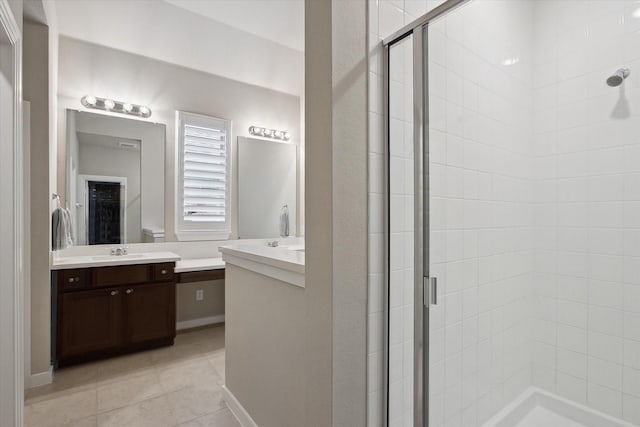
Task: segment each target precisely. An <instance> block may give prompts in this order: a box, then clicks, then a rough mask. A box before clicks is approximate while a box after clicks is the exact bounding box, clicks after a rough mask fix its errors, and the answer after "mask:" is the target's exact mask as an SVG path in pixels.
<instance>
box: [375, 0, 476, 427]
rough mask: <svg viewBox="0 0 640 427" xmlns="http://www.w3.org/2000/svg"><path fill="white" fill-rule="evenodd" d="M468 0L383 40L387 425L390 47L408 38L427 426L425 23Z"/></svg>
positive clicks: (419, 355) (421, 422)
mask: <svg viewBox="0 0 640 427" xmlns="http://www.w3.org/2000/svg"><path fill="white" fill-rule="evenodd" d="M468 1H470V0H447V1H445V2H444V3H442V4H441V5H440V6H438V7H436V8H434V9H432V10H431V11H430V12H428V13H427V14H425V15H423V16H422V17H420V18H418V19H417V20H415V21H413V22H412V23H410V24H408V25H407V26H405V27H403V28H402V29H400V30H399V31H397V32H396V33H394V34H392V35H391V36H389V37H388V38H386V39H385V40H384V41H383V68H384V79H383V81H384V88H383V95H384V137H385V146H386V150H385V151H386V158H385V170H384V174H385V186H386V188H385V200H384V203H385V229H386V232H385V242H384V245H385V262H386V265H385V275H384V278H385V280H384V287H385V289H384V295H385V298H386V306H385V311H384V313H385V316H384V380H385V384H384V391H385V396H384V402H385V407H384V418H383V419H384V423H385V426H388V425H389V411H388V408H389V283H390V268H389V257H390V250H391V248H390V246H389V245H390V238H389V236H390V229H389V218H390V202H389V200H390V194H389V192H390V190H389V189H390V174H389V169H390V163H389V162H390V156H389V146H390V145H389V143H390V134H389V120H390V115H389V86H390V84H389V80H390V64H389V54H390V48H391V47H392V46H393V45H394V44H396V43H398V42H401V41H402V40H404V39H406V38H407V37H411V36H412V37H413V49H412V52H413V153H414V342H413V348H414V354H413V357H414V359H413V365H414V372H413V375H414V381H413V411H414V417H413V419H414V422H413V425H414V426H415V427H428V425H429V400H428V396H429V306H430V305H431V304H432V303H435V302H436V295H437V293H436V292H437V291H436V289H435V284H436V283H435V278H431V277H430V275H429V274H430V271H429V241H430V240H429V85H428V74H429V73H428V50H427V43H428V25H429V23H430V22H431V21H433V20H435V19H438V18H440V17H442V16H444V15H446V14H447V13H449V12H450V11H451V10H453V9H454V8H456V7H458V6H460V5H462V4H464V3H466V2H468Z"/></svg>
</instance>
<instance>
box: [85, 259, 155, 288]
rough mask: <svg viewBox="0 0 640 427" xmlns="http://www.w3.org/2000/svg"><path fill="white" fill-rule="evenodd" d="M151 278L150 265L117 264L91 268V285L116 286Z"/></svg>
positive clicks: (145, 280) (146, 280)
mask: <svg viewBox="0 0 640 427" xmlns="http://www.w3.org/2000/svg"><path fill="white" fill-rule="evenodd" d="M150 280H151V265H149V264H141V265H119V266H115V267H99V268H94V269H93V286H94V287H103V286H117V285H129V284H135V283H144V282H148V281H150Z"/></svg>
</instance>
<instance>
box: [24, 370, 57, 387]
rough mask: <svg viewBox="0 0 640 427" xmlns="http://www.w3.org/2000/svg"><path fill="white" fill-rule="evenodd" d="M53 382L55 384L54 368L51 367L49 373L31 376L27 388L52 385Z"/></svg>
mask: <svg viewBox="0 0 640 427" xmlns="http://www.w3.org/2000/svg"><path fill="white" fill-rule="evenodd" d="M52 382H53V366H49V370H48V371H45V372H40V373H38V374H31V375H29V379H28V384H27V388H34V387H40V386H41V385H47V384H51V383H52Z"/></svg>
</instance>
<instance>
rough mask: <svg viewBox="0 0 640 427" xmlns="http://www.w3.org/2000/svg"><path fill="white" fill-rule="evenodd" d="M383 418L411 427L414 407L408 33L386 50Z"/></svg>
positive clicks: (410, 47) (410, 42) (410, 55)
mask: <svg viewBox="0 0 640 427" xmlns="http://www.w3.org/2000/svg"><path fill="white" fill-rule="evenodd" d="M387 58H388V64H387V67H388V68H387V70H388V73H389V74H388V76H389V79H388V80H387V82H386V83H387V94H388V102H387V108H388V116H387V117H388V118H389V119H388V124H387V126H388V127H387V130H388V155H387V160H388V177H389V179H388V184H389V188H388V202H389V203H388V206H389V212H388V219H389V221H388V226H389V230H388V239H389V240H388V245H389V251H388V253H389V265H388V284H389V287H388V289H389V292H388V422H389V424H388V425H389V426H412V425H413V406H414V301H415V295H414V280H415V277H414V276H415V273H414V263H415V260H414V248H415V244H414V229H415V225H414V147H413V145H414V138H413V136H414V135H413V133H414V126H413V100H414V97H413V36H412V35H409V36H408V37H406V38H404V39H402V40H400V41H398V42H397V43H395V44H393V45H391V46H389V50H388V56H387Z"/></svg>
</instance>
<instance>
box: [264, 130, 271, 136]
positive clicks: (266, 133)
mask: <svg viewBox="0 0 640 427" xmlns="http://www.w3.org/2000/svg"><path fill="white" fill-rule="evenodd" d="M264 136H268V137H272V136H273V130H271V129H266V130H265V131H264Z"/></svg>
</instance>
